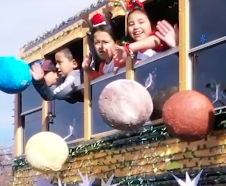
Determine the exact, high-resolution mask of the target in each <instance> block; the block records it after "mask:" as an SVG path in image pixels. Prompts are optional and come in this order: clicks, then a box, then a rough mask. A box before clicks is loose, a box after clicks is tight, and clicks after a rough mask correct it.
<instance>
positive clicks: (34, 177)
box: [12, 0, 226, 186]
mask: <svg viewBox="0 0 226 186" xmlns="http://www.w3.org/2000/svg"><path fill="white" fill-rule="evenodd" d="M120 3H121V2H120V1H117V0H116V1H111V2H109V1H104V0H99V1H98V2H97V3H94V4H92V5H91V6H90V7H89V8H87V9H85V10H83V11H81V12H79V13H78V14H76V15H75V16H73V17H71V18H69V19H68V20H66V21H63V22H62V23H61V24H59V25H58V26H56V27H55V28H53V29H52V30H50V31H48V32H46V33H44V34H42V35H41V36H39V37H37V38H36V39H35V40H33V41H30V42H28V43H27V44H26V45H25V46H24V47H23V48H22V49H21V51H20V57H21V58H22V59H23V60H25V61H26V62H27V63H28V64H29V65H31V64H33V63H34V62H41V61H42V60H43V59H44V58H48V59H53V58H54V57H53V56H54V52H55V51H56V50H57V49H58V48H59V47H62V46H67V47H69V48H70V49H71V51H72V52H73V53H74V55H76V57H77V58H78V59H80V61H82V60H83V57H85V56H86V55H87V54H88V52H89V49H88V35H89V34H88V33H89V27H88V24H86V22H85V21H84V19H85V17H86V18H87V17H88V18H91V17H92V16H93V15H94V14H96V13H103V14H105V13H106V12H109V11H110V12H111V13H112V20H113V21H114V22H115V25H116V26H118V30H119V32H120V33H119V34H118V37H119V38H118V39H119V40H123V36H124V35H125V27H126V24H125V22H126V21H125V20H126V12H125V11H124V10H123V9H122V7H121V5H120ZM225 4H226V2H225V1H224V0H215V1H214V2H213V1H211V0H206V1H205V2H204V1H203V0H190V1H189V0H180V1H177V0H170V1H169V0H150V1H146V2H145V6H146V7H148V9H149V8H150V12H153V17H154V18H155V20H156V21H158V20H160V19H167V20H168V21H169V22H171V23H172V24H179V46H178V47H176V48H173V49H169V50H166V51H164V52H162V53H159V54H157V55H155V56H154V57H151V58H149V59H147V60H144V61H141V62H140V63H139V64H138V65H135V66H134V65H133V63H132V60H128V61H127V64H126V67H125V68H124V69H121V70H120V71H119V72H118V73H117V74H116V75H115V74H107V75H104V76H102V77H100V78H98V79H96V80H93V81H91V82H90V81H89V78H88V76H87V75H86V74H84V84H83V87H84V103H76V104H69V103H66V102H64V101H61V100H54V101H51V102H47V101H44V100H42V99H41V97H40V96H39V95H38V93H37V92H36V91H35V89H34V87H33V85H32V84H30V85H29V87H26V90H23V91H22V92H21V93H18V94H16V95H15V107H14V111H15V114H14V119H15V159H14V161H13V165H12V168H13V185H14V186H32V185H37V186H39V185H40V186H41V185H42V186H48V185H51V184H52V185H54V184H58V185H60V184H61V185H64V186H75V185H91V184H92V185H102V186H103V185H108V186H109V185H118V184H119V185H131V186H132V185H134V186H135V185H167V186H168V185H170V186H173V185H178V183H179V184H180V185H183V183H184V182H183V181H182V180H185V175H187V176H186V183H192V184H193V185H197V184H198V182H199V185H224V184H225V183H226V181H225V175H226V164H225V155H226V150H225V144H226V140H225V134H226V131H225V123H226V117H225V111H226V109H225V108H226V107H225V105H226V99H225V98H226V94H225V90H226V89H225V86H224V85H225V84H226V82H225V81H226V75H225V74H226V73H225V69H226V68H225V66H226V63H225V62H224V60H223V59H224V58H225V57H226V56H225V44H224V43H225V41H226V37H225V35H226V29H225V26H223V25H224V21H223V20H224V18H223V17H224V16H223V15H224V14H225V11H224V9H223V7H225ZM209 12H211V16H210V15H209ZM219 12H221V14H222V16H219V15H220V14H219ZM213 18H214V19H213ZM206 20H208V21H206ZM150 78H151V80H150ZM121 79H127V81H128V82H130V83H131V82H133V83H132V84H133V85H132V86H133V89H131V85H128V84H129V83H125V82H126V81H125V80H121ZM134 80H135V81H137V82H138V83H135V82H134ZM147 81H148V82H150V81H151V83H150V84H149V86H146V83H147ZM116 82H118V83H119V84H121V83H125V84H126V85H125V87H126V90H127V91H128V92H130V93H132V92H133V90H134V92H133V93H134V96H138V95H140V96H143V97H145V98H146V99H147V101H146V102H145V103H142V104H140V105H139V104H138V102H141V101H142V99H140V100H139V99H138V100H131V103H130V104H129V106H128V107H127V108H128V109H131V110H130V111H131V113H133V115H132V116H134V115H135V113H137V112H136V109H137V111H138V110H142V111H143V112H140V114H143V115H142V116H144V118H145V117H148V118H150V119H148V121H147V122H145V123H144V120H145V119H144V118H143V119H141V120H139V121H134V120H132V119H130V120H128V121H127V120H123V119H124V118H125V117H122V116H125V115H124V114H126V113H123V111H124V110H120V109H119V110H118V112H111V111H109V110H108V107H104V106H103V105H104V104H105V105H106V104H109V105H110V106H112V105H114V104H115V102H116V100H111V99H110V98H109V97H108V92H109V91H111V92H112V91H113V92H114V91H115V92H116V94H118V93H117V91H121V92H122V93H123V90H120V89H118V90H116V89H114V90H113V89H112V87H113V84H114V83H116ZM112 83H113V84H112ZM127 86H128V87H127ZM142 88H143V89H142ZM108 89H109V90H108ZM138 89H139V90H142V91H140V92H139V91H137V90H138ZM191 90H193V91H191ZM136 91H137V92H136ZM147 92H148V93H149V94H147ZM103 97H104V98H106V99H103ZM107 99H108V100H107ZM106 100H107V101H106ZM126 102H127V103H128V102H129V100H128V98H127V100H126ZM120 103H121V106H122V107H123V108H124V107H126V105H125V104H123V100H122V98H120ZM101 105H102V106H101ZM131 105H133V107H132V108H131V107H130V106H131ZM134 105H135V106H136V107H135V106H134ZM99 107H100V108H99ZM116 107H117V106H116ZM134 109H135V110H134ZM109 113H111V114H109ZM120 113H123V115H122V114H121V115H120ZM138 113H139V112H138ZM144 113H145V114H144ZM113 114H116V115H117V114H118V115H119V116H120V117H121V118H120V117H119V118H120V119H119V120H118V121H116V120H114V119H112V118H113V116H112V115H113ZM132 116H131V118H133V117H132ZM128 117H129V116H128ZM120 121H123V122H121V123H120ZM69 129H70V130H69ZM68 132H69V134H68ZM41 160H43V161H41ZM188 174H189V175H190V177H191V180H192V179H193V178H194V177H195V176H196V175H197V177H196V178H195V179H194V181H191V180H190V177H189V176H188ZM84 175H87V176H84ZM91 178H92V179H91ZM182 182H183V183H182ZM82 183H83V184H82Z"/></svg>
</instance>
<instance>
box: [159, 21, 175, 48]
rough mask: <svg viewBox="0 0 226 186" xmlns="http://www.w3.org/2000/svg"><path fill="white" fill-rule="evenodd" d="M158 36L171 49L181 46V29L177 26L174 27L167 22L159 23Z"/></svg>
mask: <svg viewBox="0 0 226 186" xmlns="http://www.w3.org/2000/svg"><path fill="white" fill-rule="evenodd" d="M156 28H157V30H158V31H157V32H156V36H157V37H158V38H159V39H160V40H162V41H164V42H165V43H166V44H167V45H168V46H169V47H170V48H173V47H176V46H177V45H178V44H179V29H178V26H177V25H174V27H172V26H171V25H170V24H169V23H168V22H167V21H165V20H163V21H159V22H158V23H157V26H156Z"/></svg>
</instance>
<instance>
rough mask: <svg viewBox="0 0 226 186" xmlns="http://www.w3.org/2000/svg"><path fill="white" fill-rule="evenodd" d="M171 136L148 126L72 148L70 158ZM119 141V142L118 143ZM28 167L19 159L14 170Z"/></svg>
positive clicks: (163, 127) (24, 160) (24, 161)
mask: <svg viewBox="0 0 226 186" xmlns="http://www.w3.org/2000/svg"><path fill="white" fill-rule="evenodd" d="M170 138H171V137H170V135H169V134H168V133H167V132H166V127H165V126H163V125H162V126H157V125H156V126H147V127H144V128H142V129H140V130H139V131H134V132H129V133H126V132H123V133H120V134H116V135H113V136H109V137H106V138H104V139H102V140H98V141H94V142H88V143H85V144H82V145H78V146H75V147H71V148H70V149H69V156H70V157H79V156H84V155H86V154H88V153H91V152H98V151H101V150H106V149H112V148H114V149H116V148H121V147H127V146H131V144H136V145H139V144H144V143H145V142H147V141H148V142H149V143H150V142H158V141H163V140H166V139H170ZM116 141H118V142H116ZM26 166H28V163H27V161H26V159H25V158H24V157H18V158H16V159H15V160H14V161H13V166H12V167H13V170H17V169H20V168H23V167H26Z"/></svg>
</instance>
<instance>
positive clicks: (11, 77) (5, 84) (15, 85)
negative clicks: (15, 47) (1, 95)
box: [0, 56, 32, 94]
mask: <svg viewBox="0 0 226 186" xmlns="http://www.w3.org/2000/svg"><path fill="white" fill-rule="evenodd" d="M0 69H1V73H0V90H1V91H3V92H5V93H7V94H16V93H20V92H22V91H24V90H25V89H26V88H27V87H28V86H29V85H30V84H31V81H32V75H31V73H30V66H29V65H28V64H27V63H26V62H25V61H24V60H22V59H19V58H16V57H11V56H10V57H0Z"/></svg>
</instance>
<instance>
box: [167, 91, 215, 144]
mask: <svg viewBox="0 0 226 186" xmlns="http://www.w3.org/2000/svg"><path fill="white" fill-rule="evenodd" d="M163 121H164V123H165V125H166V126H167V129H168V132H169V133H170V134H171V135H173V136H175V137H177V138H179V139H181V140H182V141H187V142H192V141H199V140H201V139H203V138H205V137H206V136H207V135H208V134H209V133H210V132H211V130H212V128H213V124H214V121H215V111H214V106H213V104H212V103H211V101H210V100H209V99H208V98H207V97H206V96H205V95H203V94H201V93H199V92H197V91H194V90H186V91H181V92H177V93H175V94H174V95H172V96H171V97H170V98H169V99H168V100H167V101H166V103H165V104H164V106H163Z"/></svg>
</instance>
